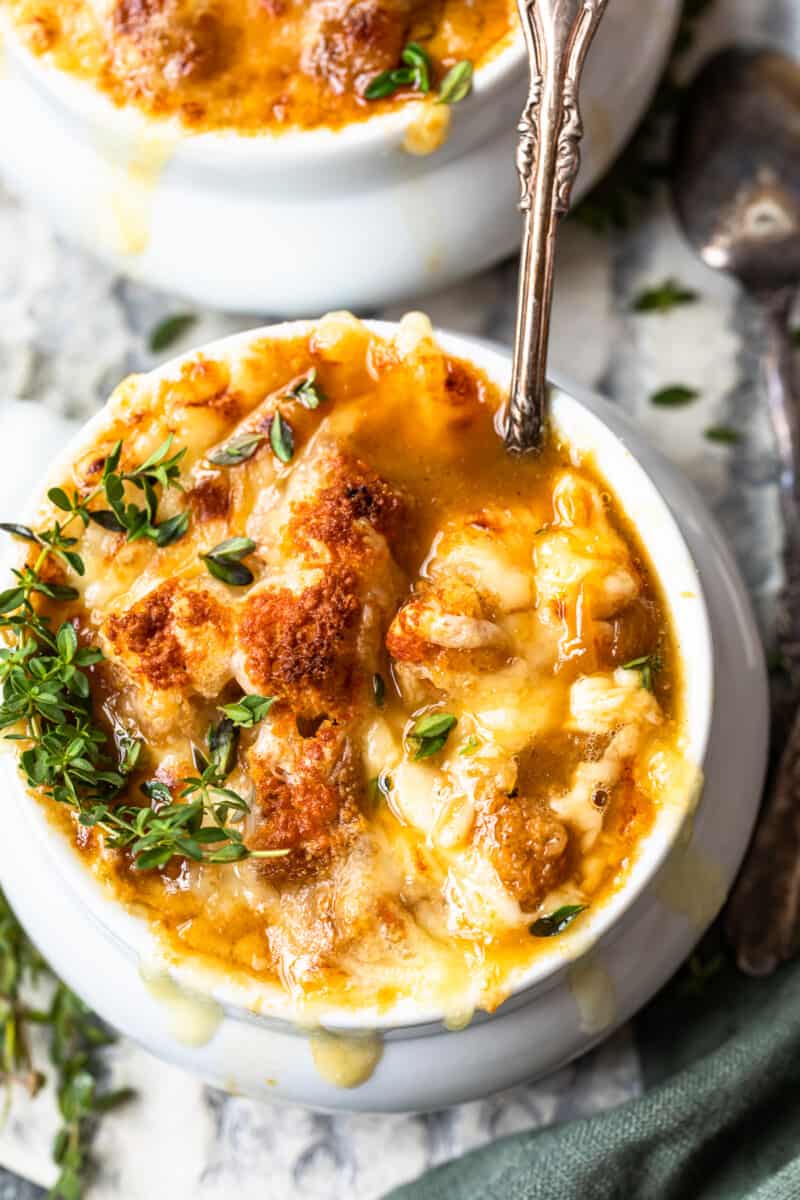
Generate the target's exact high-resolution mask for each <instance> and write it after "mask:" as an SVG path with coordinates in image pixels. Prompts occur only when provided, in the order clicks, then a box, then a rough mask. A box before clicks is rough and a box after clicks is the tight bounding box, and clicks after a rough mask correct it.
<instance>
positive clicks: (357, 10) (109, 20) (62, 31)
mask: <svg viewBox="0 0 800 1200" xmlns="http://www.w3.org/2000/svg"><path fill="white" fill-rule="evenodd" d="M3 7H5V8H6V9H8V10H9V12H10V14H11V16H12V17H13V19H14V20H15V23H16V26H17V29H18V30H19V32H20V34H21V36H22V37H23V39H24V40H25V42H26V44H27V45H28V46H29V47H30V48H31V50H32V51H33V52H34V53H36V54H39V55H44V56H46V57H48V58H49V59H50V60H51V61H52V62H53V63H55V64H56V65H57V66H58V67H60V68H61V69H63V70H66V71H70V72H72V73H74V74H76V75H79V76H81V77H82V78H85V79H88V80H90V81H91V82H92V83H93V84H94V85H95V86H97V87H98V88H100V89H101V90H102V91H104V92H106V93H107V94H108V95H109V96H110V98H111V99H112V100H113V101H114V102H115V103H116V104H119V105H124V104H134V105H136V106H137V107H138V108H140V109H142V110H143V111H144V112H146V113H147V114H148V115H150V116H153V117H177V118H178V119H179V120H180V121H181V122H182V123H183V124H184V125H186V126H187V127H189V128H192V129H195V130H208V129H235V130H238V131H239V132H241V133H256V132H260V131H262V130H265V129H270V130H277V129H286V128H300V129H312V128H317V127H320V126H328V127H340V126H342V125H345V124H348V123H350V122H353V121H358V120H363V119H364V118H366V117H368V116H370V115H373V114H374V113H375V112H382V111H386V110H387V109H391V108H393V107H396V106H398V105H401V104H403V103H405V102H407V101H409V100H414V101H415V102H416V101H417V100H418V97H419V93H417V92H414V91H413V90H412V89H411V88H408V87H406V88H404V89H402V90H400V91H399V92H398V93H396V94H395V96H393V97H389V98H385V99H380V100H377V101H367V100H366V99H365V98H364V92H365V90H366V88H367V87H368V85H369V84H370V82H371V81H372V80H373V79H374V78H375V77H376V76H377V75H379V74H381V73H382V72H384V71H387V70H393V69H394V68H396V67H398V66H400V65H401V62H400V56H401V53H402V51H403V48H404V47H405V46H406V45H407V43H409V42H411V41H414V42H418V43H419V44H421V45H422V46H423V47H424V48H425V50H426V51H427V52H428V54H429V55H430V57H431V60H432V63H433V78H432V80H431V84H432V88H433V90H434V92H435V90H436V88H437V86H438V83H439V82H440V81H441V79H442V78H443V77H444V75H445V74H446V72H447V71H448V69H449V68H450V67H452V66H454V65H455V64H456V63H457V62H460V61H462V60H465V59H468V60H470V61H471V62H472V63H473V64H474V65H475V66H476V67H477V66H480V65H482V64H483V63H485V62H486V61H488V60H489V59H490V58H492V57H493V56H494V55H495V54H497V53H498V51H499V50H501V49H502V48H503V47H504V46H505V45H506V44H507V43H508V41H509V40H510V38H511V36H512V31H513V30H514V29H515V28H516V19H517V18H516V11H515V4H514V0H481V2H480V3H479V4H476V3H475V2H474V0H70V2H69V3H63V2H62V0H0V8H3ZM432 99H433V97H432V98H431V101H429V102H427V103H426V104H425V105H424V109H423V112H422V113H421V114H420V115H419V117H418V118H416V119H415V121H414V122H413V126H412V129H411V130H410V131H409V140H408V149H409V150H410V151H411V152H412V153H415V154H421V153H430V151H431V150H432V149H434V148H435V147H436V145H440V144H441V142H442V140H443V139H444V137H445V136H446V132H447V129H446V126H447V123H448V121H449V110H448V109H447V108H446V107H443V106H439V107H436V106H435V105H434V104H433V103H432Z"/></svg>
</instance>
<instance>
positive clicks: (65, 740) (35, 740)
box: [0, 443, 285, 870]
mask: <svg viewBox="0 0 800 1200" xmlns="http://www.w3.org/2000/svg"><path fill="white" fill-rule="evenodd" d="M168 449H169V445H168V443H165V446H164V447H161V448H160V449H159V450H158V451H156V453H155V454H154V455H151V457H150V458H149V459H148V460H147V461H146V462H144V463H142V465H141V466H140V467H138V468H137V469H136V472H130V473H128V475H127V476H126V478H127V479H130V478H132V477H134V476H135V477H136V478H139V479H143V480H150V481H151V485H152V486H153V487H155V486H156V485H162V484H163V483H164V482H165V481H166V482H167V483H169V482H171V480H172V479H173V472H174V471H175V469H176V467H175V463H176V460H177V458H178V457H180V456H174V457H173V458H172V459H168V458H167V457H166V455H167V452H168ZM118 463H119V447H117V448H116V449H115V451H114V453H113V454H112V456H111V460H110V465H109V463H107V464H106V470H105V471H104V477H105V478H106V479H108V478H109V477H110V475H111V474H113V473H114V472H116V469H117V466H118ZM98 490H99V489H98ZM54 491H55V492H56V495H55V496H51V498H52V499H53V503H54V504H56V505H57V507H60V508H61V509H62V510H63V511H65V512H66V511H69V516H68V519H67V521H66V522H65V523H64V524H63V525H59V524H58V523H56V524H54V526H53V528H52V529H49V530H44V531H39V532H37V533H35V534H34V541H35V544H36V545H37V546H38V547H40V549H39V553H38V554H37V555H36V558H35V562H34V564H33V566H25V567H23V568H22V569H21V570H17V571H15V572H14V574H15V577H16V585H15V586H14V587H12V588H8V589H7V590H6V591H5V592H3V593H2V594H0V629H2V630H5V631H6V632H7V633H8V634H9V635H10V637H11V639H13V642H12V644H11V645H7V646H5V647H3V648H2V649H0V683H1V684H2V703H0V730H2V729H6V730H11V732H9V733H7V734H6V737H7V738H11V739H13V740H15V741H18V742H20V743H22V744H24V748H23V749H22V750H21V753H20V755H19V764H20V768H21V770H22V773H23V776H24V777H25V780H26V782H27V784H28V786H29V787H31V788H35V789H36V790H37V791H39V792H40V793H41V794H42V795H44V796H45V797H47V798H49V799H51V800H53V801H55V802H56V803H59V804H67V805H69V806H70V807H71V808H74V809H75V810H76V813H77V818H78V821H79V823H80V824H81V825H83V826H84V827H86V828H97V829H98V830H100V831H101V832H102V833H103V835H104V838H105V841H106V844H107V845H108V846H109V847H110V848H112V849H116V850H125V851H127V852H128V853H130V854H131V856H132V857H133V859H134V865H135V866H136V867H137V868H138V869H139V870H147V869H149V868H153V867H160V866H164V865H166V864H167V863H168V862H170V861H171V860H172V859H173V858H175V857H186V858H193V859H195V860H199V859H202V860H204V861H207V862H220V863H222V862H235V861H239V860H241V859H244V858H248V857H251V852H250V851H249V850H248V849H247V847H246V846H244V845H243V844H242V837H241V834H240V833H239V832H238V831H236V830H231V829H229V828H228V825H227V818H228V816H229V814H230V813H231V812H240V813H244V812H246V811H247V810H248V808H247V804H246V801H245V800H244V799H243V798H242V797H241V796H239V795H238V794H237V793H236V792H233V791H231V790H230V789H228V788H227V787H225V786H224V782H225V777H226V775H227V773H228V772H229V771H230V770H231V769H232V767H233V765H234V763H235V758H236V746H237V741H238V736H239V726H240V725H241V724H244V722H242V721H237V720H236V719H234V717H231V716H228V715H227V714H225V716H224V718H223V720H222V721H220V722H219V723H218V724H217V725H214V726H212V728H211V730H210V731H209V735H208V754H207V755H206V754H204V753H203V752H201V751H197V754H196V756H195V762H196V767H197V769H198V776H197V777H195V778H192V779H188V780H184V781H183V782H184V785H185V786H184V789H183V791H182V792H181V797H180V801H181V802H176V801H175V800H174V798H173V795H172V792H171V790H170V788H169V787H168V786H167V785H166V783H164V782H163V781H161V780H157V779H153V780H149V781H147V782H145V783H144V784H143V785H142V789H141V790H142V792H143V794H144V795H145V796H146V797H147V799H148V800H149V802H150V803H149V805H148V806H141V805H136V804H131V803H128V802H125V801H124V800H122V798H121V796H122V792H123V791H124V789H125V788H126V786H127V785H128V783H129V776H130V774H131V772H132V771H134V770H135V769H137V767H138V763H139V761H140V757H141V752H142V745H141V742H139V741H138V740H137V739H133V738H130V737H129V735H126V734H122V735H121V736H119V737H118V744H117V746H116V747H113V749H114V751H115V753H114V754H113V756H112V753H111V751H112V744H111V741H110V738H109V736H108V733H107V732H106V730H105V729H104V728H102V727H101V726H99V725H98V724H97V723H96V721H95V719H94V713H93V706H92V686H91V668H92V667H93V666H95V665H96V664H97V663H99V662H100V661H101V660H102V658H103V654H102V651H100V650H99V649H97V648H96V647H92V646H81V645H80V642H79V640H78V635H77V633H76V630H75V628H74V626H73V625H72V624H71V623H70V622H68V621H65V622H64V623H62V625H61V626H60V627H59V628H58V629H57V630H53V629H52V628H51V625H50V623H49V621H48V619H47V617H46V616H42V615H40V613H39V612H37V609H36V606H35V604H34V602H33V601H34V597H35V596H37V595H44V596H48V597H52V598H54V599H61V600H72V599H77V596H78V593H77V591H76V590H75V589H74V588H71V587H68V586H66V585H64V584H58V583H50V582H45V580H44V579H43V578H42V568H43V567H44V565H45V563H46V562H47V561H48V560H49V559H50V558H53V559H55V560H57V561H59V562H62V563H64V562H67V563H68V564H69V565H71V566H73V567H74V569H75V570H76V571H77V572H78V573H79V574H82V573H83V563H82V561H81V560H80V559H79V558H78V555H77V552H76V551H74V550H72V549H65V547H71V546H73V545H74V544H76V543H77V539H76V538H71V537H67V535H66V533H65V530H66V529H67V528H68V526H69V524H70V523H71V522H73V521H76V520H79V521H80V522H81V523H82V524H83V525H84V526H85V525H87V524H88V522H89V519H90V516H91V514H90V513H89V512H88V510H87V508H86V505H87V504H88V502H89V498H81V497H80V496H79V495H78V494H77V493H76V494H75V495H74V496H73V497H72V498H70V497H68V496H67V495H66V493H64V492H63V491H62V490H60V489H54ZM93 494H94V493H93ZM12 532H13V533H14V534H15V535H16V533H17V530H16V528H14V529H13V530H12ZM26 540H30V539H29V538H27V537H26ZM254 548H255V545H254V543H252V542H250V540H249V539H247V538H231V539H229V541H228V542H227V543H225V542H224V543H222V545H221V546H219V547H217V548H216V553H217V554H218V555H220V556H221V561H222V563H223V564H224V563H225V562H226V561H232V564H233V565H234V566H238V565H239V563H238V559H239V558H240V557H244V555H245V554H247V553H249V552H250V551H251V550H252V549H254ZM213 553H215V552H212V554H213ZM76 559H77V562H76V561H75V560H76ZM240 703H241V702H240ZM267 704H268V701H267V699H266V697H254V698H248V697H246V698H245V701H244V703H243V707H244V709H245V710H246V712H247V720H248V722H250V720H251V718H252V719H253V720H255V718H256V717H258V715H259V714H261V713H263V712H265V711H266V705H267ZM209 822H213V824H209ZM284 853H285V852H284V851H274V852H273V851H257V852H252V856H253V857H259V858H268V857H277V856H278V855H283V854H284Z"/></svg>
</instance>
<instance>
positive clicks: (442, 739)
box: [408, 712, 458, 761]
mask: <svg viewBox="0 0 800 1200" xmlns="http://www.w3.org/2000/svg"><path fill="white" fill-rule="evenodd" d="M457 724H458V718H457V717H454V716H453V715H452V713H442V712H436V713H428V715H427V716H424V717H420V718H419V720H418V721H417V722H416V723H415V725H414V726H413V728H412V730H411V733H410V734H409V735H408V738H409V741H412V742H415V743H416V750H415V752H414V759H415V760H416V761H419V760H420V759H424V758H432V757H433V755H434V754H438V753H439V751H440V750H443V749H444V747H445V745H446V744H447V739H448V738H449V737H450V734H451V733H452V731H453V729H455V727H456V725H457Z"/></svg>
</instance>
